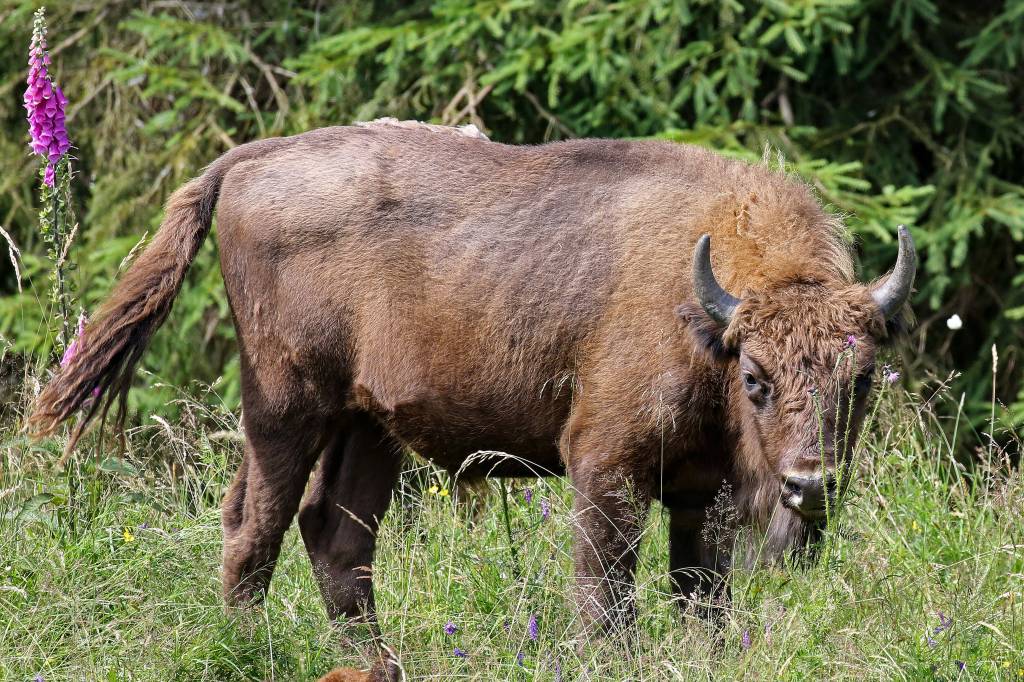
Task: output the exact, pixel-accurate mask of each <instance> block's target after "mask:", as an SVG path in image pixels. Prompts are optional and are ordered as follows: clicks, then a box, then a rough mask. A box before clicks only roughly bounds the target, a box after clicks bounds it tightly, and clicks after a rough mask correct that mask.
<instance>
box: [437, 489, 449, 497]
mask: <svg viewBox="0 0 1024 682" xmlns="http://www.w3.org/2000/svg"><path fill="white" fill-rule="evenodd" d="M438 495H440V496H441V497H448V488H441V492H439V493H438Z"/></svg>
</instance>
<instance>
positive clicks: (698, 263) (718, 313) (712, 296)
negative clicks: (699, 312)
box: [693, 234, 741, 326]
mask: <svg viewBox="0 0 1024 682" xmlns="http://www.w3.org/2000/svg"><path fill="white" fill-rule="evenodd" d="M693 293H694V294H696V296H697V300H698V301H700V305H701V307H702V308H704V312H706V313H707V314H708V315H709V316H710V317H711V319H713V320H715V321H716V322H718V323H719V324H722V325H726V326H728V324H729V320H731V319H732V315H733V313H735V312H736V306H738V305H739V304H740V303H741V301H740V299H738V298H736V297H735V296H733V295H731V294H730V293H729V292H727V291H726V290H725V289H723V288H722V286H721V285H720V284H719V283H718V280H717V279H715V273H714V272H712V271H711V235H708V234H706V235H704V236H702V237H701V238H700V239H698V240H697V248H695V249H694V250H693Z"/></svg>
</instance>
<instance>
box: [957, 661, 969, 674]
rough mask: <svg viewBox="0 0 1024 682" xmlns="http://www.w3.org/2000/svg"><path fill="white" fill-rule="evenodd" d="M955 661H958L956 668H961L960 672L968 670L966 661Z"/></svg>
mask: <svg viewBox="0 0 1024 682" xmlns="http://www.w3.org/2000/svg"><path fill="white" fill-rule="evenodd" d="M955 663H956V669H957V670H959V671H960V672H963V671H964V670H967V664H966V663H964V662H963V661H955Z"/></svg>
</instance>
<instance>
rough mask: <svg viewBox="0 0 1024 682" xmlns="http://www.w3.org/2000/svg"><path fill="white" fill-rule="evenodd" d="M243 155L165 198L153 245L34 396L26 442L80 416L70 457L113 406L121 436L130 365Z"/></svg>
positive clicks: (169, 300)
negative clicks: (225, 181) (86, 431)
mask: <svg viewBox="0 0 1024 682" xmlns="http://www.w3.org/2000/svg"><path fill="white" fill-rule="evenodd" d="M247 146H248V145H247ZM243 149H244V148H238V149H235V150H233V151H232V152H229V153H228V154H225V155H224V156H222V157H221V158H220V159H218V160H217V161H216V162H214V163H213V164H211V165H210V167H209V168H208V169H207V170H206V172H205V173H204V174H203V175H202V176H200V177H198V178H196V179H194V180H192V181H191V182H189V183H188V184H186V185H184V186H183V187H181V188H180V189H179V190H178V191H176V192H175V193H174V194H173V195H172V196H171V198H170V200H169V201H168V202H167V209H166V212H165V213H166V214H165V218H164V222H163V224H162V225H161V226H160V230H159V231H158V232H157V233H156V235H155V236H154V237H153V241H152V242H151V243H150V244H149V246H147V247H146V249H145V250H144V251H143V252H142V254H141V255H140V256H139V257H138V260H136V261H135V263H133V264H132V265H131V267H130V268H129V269H128V271H127V272H126V273H125V274H124V276H123V277H122V278H121V279H120V281H119V282H118V283H117V284H116V286H115V287H114V290H113V292H112V293H111V295H110V297H109V298H108V299H107V301H106V302H105V303H104V304H103V305H102V306H101V307H100V309H99V311H98V312H97V314H96V315H95V317H94V319H93V320H92V321H91V322H89V324H88V325H87V327H86V328H85V331H84V333H83V334H82V335H81V336H80V337H79V339H78V341H77V344H76V350H75V352H74V354H73V356H72V357H71V358H70V359H69V360H68V361H67V364H66V366H65V367H63V368H62V369H61V370H60V372H59V373H58V374H57V375H56V377H54V379H53V380H52V381H51V382H50V383H49V384H48V385H47V386H46V388H45V389H43V392H42V393H41V394H40V396H39V399H38V401H37V403H36V405H35V409H34V411H33V413H32V415H31V417H29V420H28V429H29V432H30V433H31V434H32V436H33V437H35V438H41V437H44V436H47V435H50V434H52V433H53V432H54V430H56V428H57V427H58V426H59V425H60V423H61V422H63V421H64V420H66V419H67V418H68V417H70V416H72V415H73V414H75V413H76V412H78V411H79V410H82V411H84V416H83V417H82V419H81V420H80V421H79V423H78V426H77V427H76V428H75V430H74V432H73V433H72V436H71V440H70V442H69V443H68V450H69V451H70V449H71V448H73V447H74V445H75V443H76V442H77V441H78V438H79V437H80V436H81V434H82V432H83V431H84V429H85V428H86V427H87V426H88V425H89V423H90V422H91V421H92V420H93V419H94V418H95V417H96V415H97V414H101V415H102V417H103V419H105V418H106V415H107V412H108V410H109V409H110V407H111V405H112V404H113V403H114V402H115V401H117V402H119V406H118V409H117V418H116V423H117V426H118V429H119V431H120V432H122V433H123V427H124V418H125V411H126V402H125V398H126V396H127V394H128V389H129V387H130V386H131V381H132V375H133V372H134V369H135V364H136V363H137V362H138V361H139V358H140V357H141V356H142V353H143V351H144V350H145V349H146V345H147V344H148V343H149V340H150V338H152V336H153V333H154V332H155V331H156V330H157V328H158V327H159V326H160V325H161V324H163V322H164V320H166V319H167V315H168V313H169V312H170V311H171V305H172V304H173V303H174V298H175V296H177V295H178V291H179V290H180V289H181V284H182V282H183V281H184V279H185V273H186V272H187V271H188V268H189V265H191V264H192V260H193V259H194V258H195V255H196V252H197V251H198V250H199V247H200V246H201V245H202V243H203V240H204V239H205V238H206V235H207V233H208V232H209V231H210V223H211V222H212V220H213V210H214V207H215V206H216V204H217V197H218V195H219V193H220V186H221V182H222V180H223V179H224V175H225V174H226V173H227V171H228V169H229V168H230V167H231V166H232V165H234V163H235V162H236V161H237V160H238V156H239V155H240V154H236V152H242V154H241V155H244V156H248V154H245V152H243Z"/></svg>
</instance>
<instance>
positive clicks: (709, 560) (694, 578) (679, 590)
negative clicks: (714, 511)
mask: <svg viewBox="0 0 1024 682" xmlns="http://www.w3.org/2000/svg"><path fill="white" fill-rule="evenodd" d="M670 513H671V516H670V519H671V520H670V524H669V571H670V573H669V575H670V576H671V578H672V587H673V591H674V592H675V593H676V595H677V596H678V597H679V598H680V601H679V606H680V607H681V608H683V607H685V606H687V605H688V604H693V605H695V606H696V607H697V608H698V609H699V610H700V611H701V612H702V613H704V614H705V615H713V614H714V613H716V608H715V607H716V606H717V605H718V603H719V602H720V601H721V600H722V598H723V597H726V596H727V592H728V589H727V586H726V575H727V573H728V570H729V563H730V556H731V552H732V535H733V529H732V528H731V526H730V527H720V526H719V525H716V523H715V522H714V521H709V520H708V519H707V518H706V514H705V510H704V509H695V508H690V507H683V508H678V507H673V508H672V509H671V510H670Z"/></svg>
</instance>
